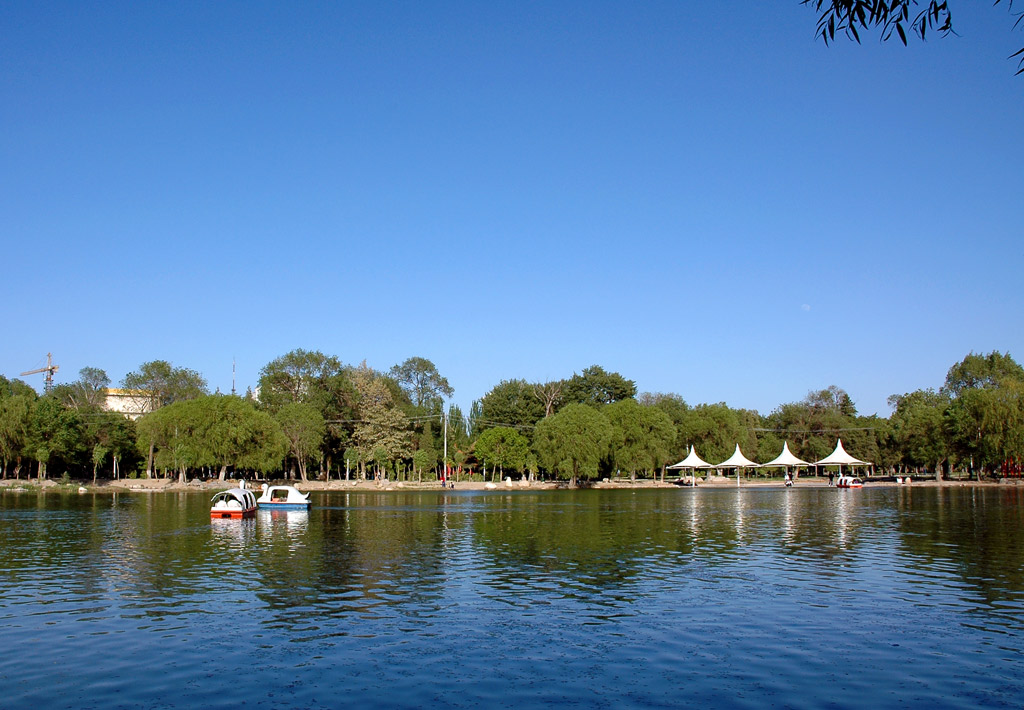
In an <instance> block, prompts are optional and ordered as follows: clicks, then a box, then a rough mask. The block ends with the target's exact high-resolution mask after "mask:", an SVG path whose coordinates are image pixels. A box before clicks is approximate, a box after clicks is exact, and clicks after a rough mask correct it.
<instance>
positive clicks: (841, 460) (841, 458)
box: [814, 439, 871, 466]
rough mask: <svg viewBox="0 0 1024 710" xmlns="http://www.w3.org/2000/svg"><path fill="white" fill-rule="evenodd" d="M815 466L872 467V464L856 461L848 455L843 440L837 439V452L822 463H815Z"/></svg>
mask: <svg viewBox="0 0 1024 710" xmlns="http://www.w3.org/2000/svg"><path fill="white" fill-rule="evenodd" d="M814 465H815V466H846V465H851V466H870V465H871V464H870V463H869V462H867V461H861V460H860V459H855V458H853V457H852V456H850V455H849V454H848V453H846V449H844V448H843V440H842V439H836V450H835V451H833V452H832V453H831V454H829V455H828V456H826V457H825V458H823V459H822V460H821V461H815V462H814Z"/></svg>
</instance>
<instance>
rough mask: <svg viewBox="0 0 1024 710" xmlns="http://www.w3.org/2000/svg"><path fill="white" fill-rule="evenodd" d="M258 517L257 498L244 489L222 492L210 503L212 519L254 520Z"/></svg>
mask: <svg viewBox="0 0 1024 710" xmlns="http://www.w3.org/2000/svg"><path fill="white" fill-rule="evenodd" d="M255 515H256V496H254V495H253V493H252V491H248V490H245V489H244V488H231V489H229V490H226V491H221V492H220V493H218V494H217V495H215V496H214V497H213V499H212V500H211V501H210V519H211V520H219V519H229V518H231V519H234V518H252V517H254V516H255Z"/></svg>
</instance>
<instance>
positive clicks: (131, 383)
mask: <svg viewBox="0 0 1024 710" xmlns="http://www.w3.org/2000/svg"><path fill="white" fill-rule="evenodd" d="M121 386H122V387H123V388H125V389H129V390H136V391H137V392H138V393H139V396H140V397H141V398H143V399H145V401H146V403H147V404H146V409H147V411H148V412H150V413H152V412H155V411H156V410H157V409H159V408H160V407H165V406H168V405H170V404H174V403H175V402H180V401H184V400H189V399H195V398H196V397H201V396H202V395H204V394H206V391H207V390H206V380H205V379H203V377H202V375H200V374H199V373H198V372H196V371H195V370H189V369H187V368H184V367H174V366H173V365H171V363H169V362H167V361H166V360H151V361H150V362H145V363H143V364H142V365H141V366H140V367H139V369H138V370H137V371H135V372H129V373H128V374H127V375H125V376H124V379H123V380H122V381H121ZM154 451H155V443H154V442H150V445H149V448H148V454H147V459H146V476H147V477H151V476H152V475H153V463H154V460H153V457H154Z"/></svg>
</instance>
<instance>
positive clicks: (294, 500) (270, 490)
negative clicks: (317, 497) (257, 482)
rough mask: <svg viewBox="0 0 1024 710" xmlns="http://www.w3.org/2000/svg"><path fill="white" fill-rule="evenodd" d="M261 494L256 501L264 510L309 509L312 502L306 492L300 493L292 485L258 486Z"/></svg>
mask: <svg viewBox="0 0 1024 710" xmlns="http://www.w3.org/2000/svg"><path fill="white" fill-rule="evenodd" d="M260 489H261V490H262V491H263V495H261V496H260V497H259V498H257V499H256V503H257V504H258V505H259V506H260V507H261V508H264V509H266V510H309V508H310V506H312V505H313V504H312V503H311V502H310V500H309V494H308V493H302V492H300V491H299V490H298V489H297V488H295V487H294V486H267V484H266V483H264V484H263V485H262V486H260Z"/></svg>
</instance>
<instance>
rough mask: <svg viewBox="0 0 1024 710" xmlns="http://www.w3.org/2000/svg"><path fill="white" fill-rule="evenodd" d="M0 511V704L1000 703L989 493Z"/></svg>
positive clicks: (1020, 557) (1001, 598)
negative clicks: (251, 511)
mask: <svg viewBox="0 0 1024 710" xmlns="http://www.w3.org/2000/svg"><path fill="white" fill-rule="evenodd" d="M313 500H314V505H315V507H314V509H313V510H312V511H311V512H310V513H308V514H307V513H274V514H271V513H263V512H261V513H260V514H259V516H258V517H257V519H256V520H252V521H213V522H211V521H210V520H209V517H208V515H209V513H208V496H205V495H201V494H168V493H164V494H130V495H129V494H119V495H117V496H114V495H113V494H106V495H103V494H96V495H93V494H88V495H83V496H78V495H74V494H54V493H50V494H45V495H44V494H35V493H12V492H5V493H3V494H2V495H0V541H2V546H0V693H2V694H3V695H2V697H0V706H2V707H4V708H23V707H35V708H39V707H76V708H78V707H103V708H108V707H137V706H145V707H157V708H160V707H166V708H186V707H196V706H204V707H235V706H237V705H239V704H240V703H243V702H244V703H246V704H247V705H251V706H256V707H259V706H263V707H300V708H307V707H309V708H318V707H341V706H349V705H357V704H361V703H363V704H370V705H372V706H384V707H422V706H442V707H444V706H455V707H480V706H487V707H491V706H493V707H516V708H524V707H525V708H529V707H539V706H554V705H557V706H568V707H584V708H590V707H601V708H604V707H607V708H613V707H678V706H684V705H700V704H709V705H714V706H716V707H766V706H778V707H808V708H823V707H824V708H846V707H850V708H852V707H858V708H859V707H865V706H873V707H924V706H928V707H933V706H934V707H965V708H966V707H972V708H973V707H978V706H985V707H1004V706H1005V707H1020V706H1021V704H1022V698H1024V695H1022V691H1024V658H1022V655H1021V650H1022V639H1024V614H1022V602H1024V572H1022V568H1024V495H1022V494H1021V492H1019V491H1018V490H1017V489H1016V488H1008V489H996V488H989V489H975V488H956V489H924V488H921V489H909V490H908V489H878V490H872V489H865V490H862V491H839V490H835V489H807V490H801V489H796V490H788V491H787V490H755V489H744V490H736V489H728V490H712V489H698V490H696V491H694V490H664V491H638V492H635V493H634V492H631V491H621V490H618V491H579V492H543V493H529V492H521V493H512V494H509V493H455V492H452V493H441V492H432V493H389V494H370V493H367V494H352V493H349V494H345V493H331V494H319V495H317V494H314V498H313Z"/></svg>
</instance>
